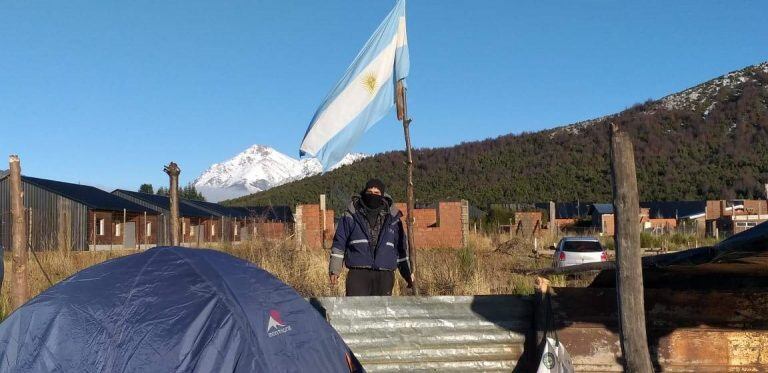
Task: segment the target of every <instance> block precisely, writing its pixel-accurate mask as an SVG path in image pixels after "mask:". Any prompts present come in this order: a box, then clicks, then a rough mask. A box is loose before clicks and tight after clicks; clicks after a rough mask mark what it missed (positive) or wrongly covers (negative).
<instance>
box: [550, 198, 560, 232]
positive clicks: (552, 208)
mask: <svg viewBox="0 0 768 373" xmlns="http://www.w3.org/2000/svg"><path fill="white" fill-rule="evenodd" d="M556 223H557V211H556V209H555V202H554V201H549V234H550V235H551V236H552V238H553V239H554V238H555V237H557V229H558V227H557V224H556Z"/></svg>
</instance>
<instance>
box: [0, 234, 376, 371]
mask: <svg viewBox="0 0 768 373" xmlns="http://www.w3.org/2000/svg"><path fill="white" fill-rule="evenodd" d="M358 369H360V370H361V368H360V367H359V365H358V363H357V362H356V359H355V358H354V356H353V355H352V353H351V351H350V350H349V348H348V347H347V346H346V344H345V343H344V342H343V341H342V339H341V337H340V336H339V335H338V334H337V333H336V331H335V330H333V328H332V327H331V326H330V325H329V324H328V323H327V322H326V321H325V320H324V319H323V318H322V316H321V315H320V314H319V313H318V312H317V311H316V310H315V309H314V308H312V306H311V305H310V304H309V303H308V302H307V301H305V300H304V299H302V298H301V297H300V296H299V295H298V294H297V293H296V292H295V291H294V290H293V289H292V288H291V287H289V286H288V285H286V284H284V283H282V282H281V281H280V280H278V279H277V278H275V277H273V276H272V275H270V274H269V273H267V272H266V271H264V270H261V269H259V268H257V267H256V266H254V265H252V264H250V263H248V262H246V261H243V260H240V259H237V258H235V257H233V256H230V255H228V254H225V253H221V252H217V251H213V250H204V249H185V248H180V247H157V248H153V249H150V250H147V251H145V252H143V253H140V254H135V255H130V256H126V257H122V258H118V259H113V260H110V261H107V262H104V263H101V264H98V265H95V266H92V267H90V268H86V269H84V270H82V271H80V272H78V273H76V274H75V275H73V276H72V277H70V278H68V279H66V280H64V281H62V282H61V283H59V284H57V285H55V286H53V287H51V288H50V289H48V290H47V291H45V292H43V293H41V294H40V295H38V296H37V297H35V298H34V299H32V300H30V301H29V302H27V303H26V304H25V305H24V306H22V307H20V308H19V309H18V310H16V311H15V312H14V313H13V314H11V315H10V316H9V317H8V319H6V320H5V321H4V322H3V323H2V324H0V371H3V372H206V373H207V372H305V371H311V372H349V371H356V370H358Z"/></svg>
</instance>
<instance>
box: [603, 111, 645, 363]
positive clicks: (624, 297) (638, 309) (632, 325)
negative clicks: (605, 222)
mask: <svg viewBox="0 0 768 373" xmlns="http://www.w3.org/2000/svg"><path fill="white" fill-rule="evenodd" d="M609 129H610V136H611V175H612V176H613V183H612V184H613V206H614V210H615V214H616V215H615V218H616V222H615V227H616V232H615V233H616V292H617V298H618V306H619V321H620V326H621V329H620V341H621V351H622V355H623V356H624V369H625V371H626V372H630V373H634V372H643V373H645V372H652V371H653V367H652V365H651V358H650V355H649V353H648V338H647V336H646V331H645V302H644V299H643V269H642V265H641V256H642V252H641V250H640V200H639V198H638V195H637V175H636V173H635V155H634V149H633V146H632V141H631V140H630V138H629V134H627V133H626V132H624V131H622V130H621V129H620V128H619V127H618V126H617V125H616V124H614V123H610V125H609Z"/></svg>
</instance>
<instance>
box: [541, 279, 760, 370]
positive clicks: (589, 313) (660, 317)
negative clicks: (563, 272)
mask: <svg viewBox="0 0 768 373" xmlns="http://www.w3.org/2000/svg"><path fill="white" fill-rule="evenodd" d="M556 293H557V295H555V296H553V302H552V306H553V311H554V314H555V322H556V325H557V328H558V334H559V336H560V339H561V341H563V343H565V346H566V348H568V350H569V352H570V354H571V357H572V358H573V362H574V366H575V367H576V370H577V371H579V372H614V371H621V367H622V366H621V346H620V345H619V338H618V335H619V332H618V324H617V314H616V294H615V290H614V289H591V288H586V289H576V288H569V289H556ZM645 305H646V320H647V332H648V339H649V345H650V346H649V347H650V349H651V354H652V360H653V362H654V364H655V366H656V369H657V370H659V371H664V372H727V371H735V372H765V371H768V292H766V291H762V292H760V291H757V292H755V291H742V292H740V291H729V292H722V291H671V290H658V289H646V291H645Z"/></svg>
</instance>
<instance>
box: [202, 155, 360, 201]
mask: <svg viewBox="0 0 768 373" xmlns="http://www.w3.org/2000/svg"><path fill="white" fill-rule="evenodd" d="M365 157H367V155H365V154H361V153H352V154H347V155H346V156H345V157H344V159H342V160H341V161H340V162H339V163H337V164H336V165H334V166H333V167H332V168H331V169H336V168H338V167H341V166H345V165H348V164H351V163H353V162H356V161H358V160H360V159H363V158H365ZM322 171H323V167H322V166H321V165H320V162H319V161H318V160H317V159H315V158H305V159H296V158H293V157H290V156H287V155H285V154H283V153H280V152H279V151H277V150H275V149H273V148H271V147H268V146H264V145H253V146H251V147H250V148H248V149H246V150H245V151H244V152H242V153H240V154H238V155H236V156H234V157H233V158H232V159H229V160H227V161H225V162H222V163H216V164H214V165H212V166H211V167H210V168H208V169H207V170H206V171H205V172H203V173H202V174H201V175H200V176H199V177H198V178H197V179H196V180H195V181H194V182H193V184H194V185H195V188H196V189H197V190H198V191H199V192H201V193H202V194H203V195H204V196H205V198H206V199H207V200H209V201H221V200H225V199H229V198H236V197H240V196H244V195H248V194H252V193H257V192H261V191H264V190H267V189H269V188H272V187H275V186H278V185H282V184H285V183H287V182H291V181H294V180H299V179H303V178H305V177H308V176H313V175H317V174H319V173H321V172H322Z"/></svg>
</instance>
